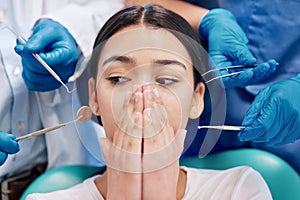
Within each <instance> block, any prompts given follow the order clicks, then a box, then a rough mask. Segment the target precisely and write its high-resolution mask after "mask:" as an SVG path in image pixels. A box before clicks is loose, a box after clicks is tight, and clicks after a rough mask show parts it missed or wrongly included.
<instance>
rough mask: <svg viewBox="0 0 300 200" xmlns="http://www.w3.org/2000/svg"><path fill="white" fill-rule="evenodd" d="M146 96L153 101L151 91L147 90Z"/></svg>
mask: <svg viewBox="0 0 300 200" xmlns="http://www.w3.org/2000/svg"><path fill="white" fill-rule="evenodd" d="M144 94H145V97H146V99H147V100H148V101H151V99H152V92H151V90H145V91H144Z"/></svg>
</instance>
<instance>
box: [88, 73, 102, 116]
mask: <svg viewBox="0 0 300 200" xmlns="http://www.w3.org/2000/svg"><path fill="white" fill-rule="evenodd" d="M95 84H96V83H95V79H94V78H90V79H89V106H90V108H91V109H92V112H93V113H94V115H96V116H100V114H101V112H100V109H99V106H98V99H97V94H96V90H95V88H96V87H95Z"/></svg>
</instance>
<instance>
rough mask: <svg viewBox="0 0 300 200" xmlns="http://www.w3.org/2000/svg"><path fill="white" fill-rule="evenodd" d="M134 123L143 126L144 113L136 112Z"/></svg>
mask: <svg viewBox="0 0 300 200" xmlns="http://www.w3.org/2000/svg"><path fill="white" fill-rule="evenodd" d="M134 122H135V123H136V124H137V125H142V113H140V112H135V113H134Z"/></svg>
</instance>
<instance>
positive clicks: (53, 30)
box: [15, 19, 78, 92]
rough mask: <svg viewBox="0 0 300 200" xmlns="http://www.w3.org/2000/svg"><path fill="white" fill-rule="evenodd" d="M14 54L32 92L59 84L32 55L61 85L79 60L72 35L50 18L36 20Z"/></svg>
mask: <svg viewBox="0 0 300 200" xmlns="http://www.w3.org/2000/svg"><path fill="white" fill-rule="evenodd" d="M15 51H16V53H18V54H19V55H20V56H21V57H22V65H23V72H22V76H23V79H24V81H25V84H26V86H27V87H28V89H29V90H33V91H41V92H42V91H50V90H53V89H57V88H59V87H60V86H61V84H60V83H59V82H58V81H57V80H56V79H54V77H53V76H52V75H51V74H50V73H49V72H48V71H47V70H46V69H45V68H44V67H43V66H42V65H41V64H40V63H39V62H38V61H37V60H36V59H35V58H34V57H33V56H32V53H38V54H39V55H40V57H41V58H42V59H43V60H44V61H45V62H46V63H47V64H48V65H49V66H50V67H51V68H52V69H53V70H54V71H55V72H56V73H57V74H58V76H59V77H60V78H61V80H62V81H63V82H64V83H66V82H67V81H68V78H69V77H70V76H71V75H72V74H73V73H74V70H75V66H76V62H77V60H78V52H77V46H76V41H75V40H74V38H73V37H72V35H71V34H70V33H69V32H68V30H67V29H66V28H64V27H63V26H62V25H61V24H59V23H58V22H55V21H53V20H50V19H46V20H40V21H38V22H37V23H36V25H35V26H34V28H33V33H32V35H31V37H30V38H29V39H28V41H27V42H26V44H25V45H22V44H20V43H18V44H17V46H16V47H15Z"/></svg>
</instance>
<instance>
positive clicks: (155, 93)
mask: <svg viewBox="0 0 300 200" xmlns="http://www.w3.org/2000/svg"><path fill="white" fill-rule="evenodd" d="M153 93H154V95H155V97H159V92H158V89H157V88H154V89H153Z"/></svg>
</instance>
